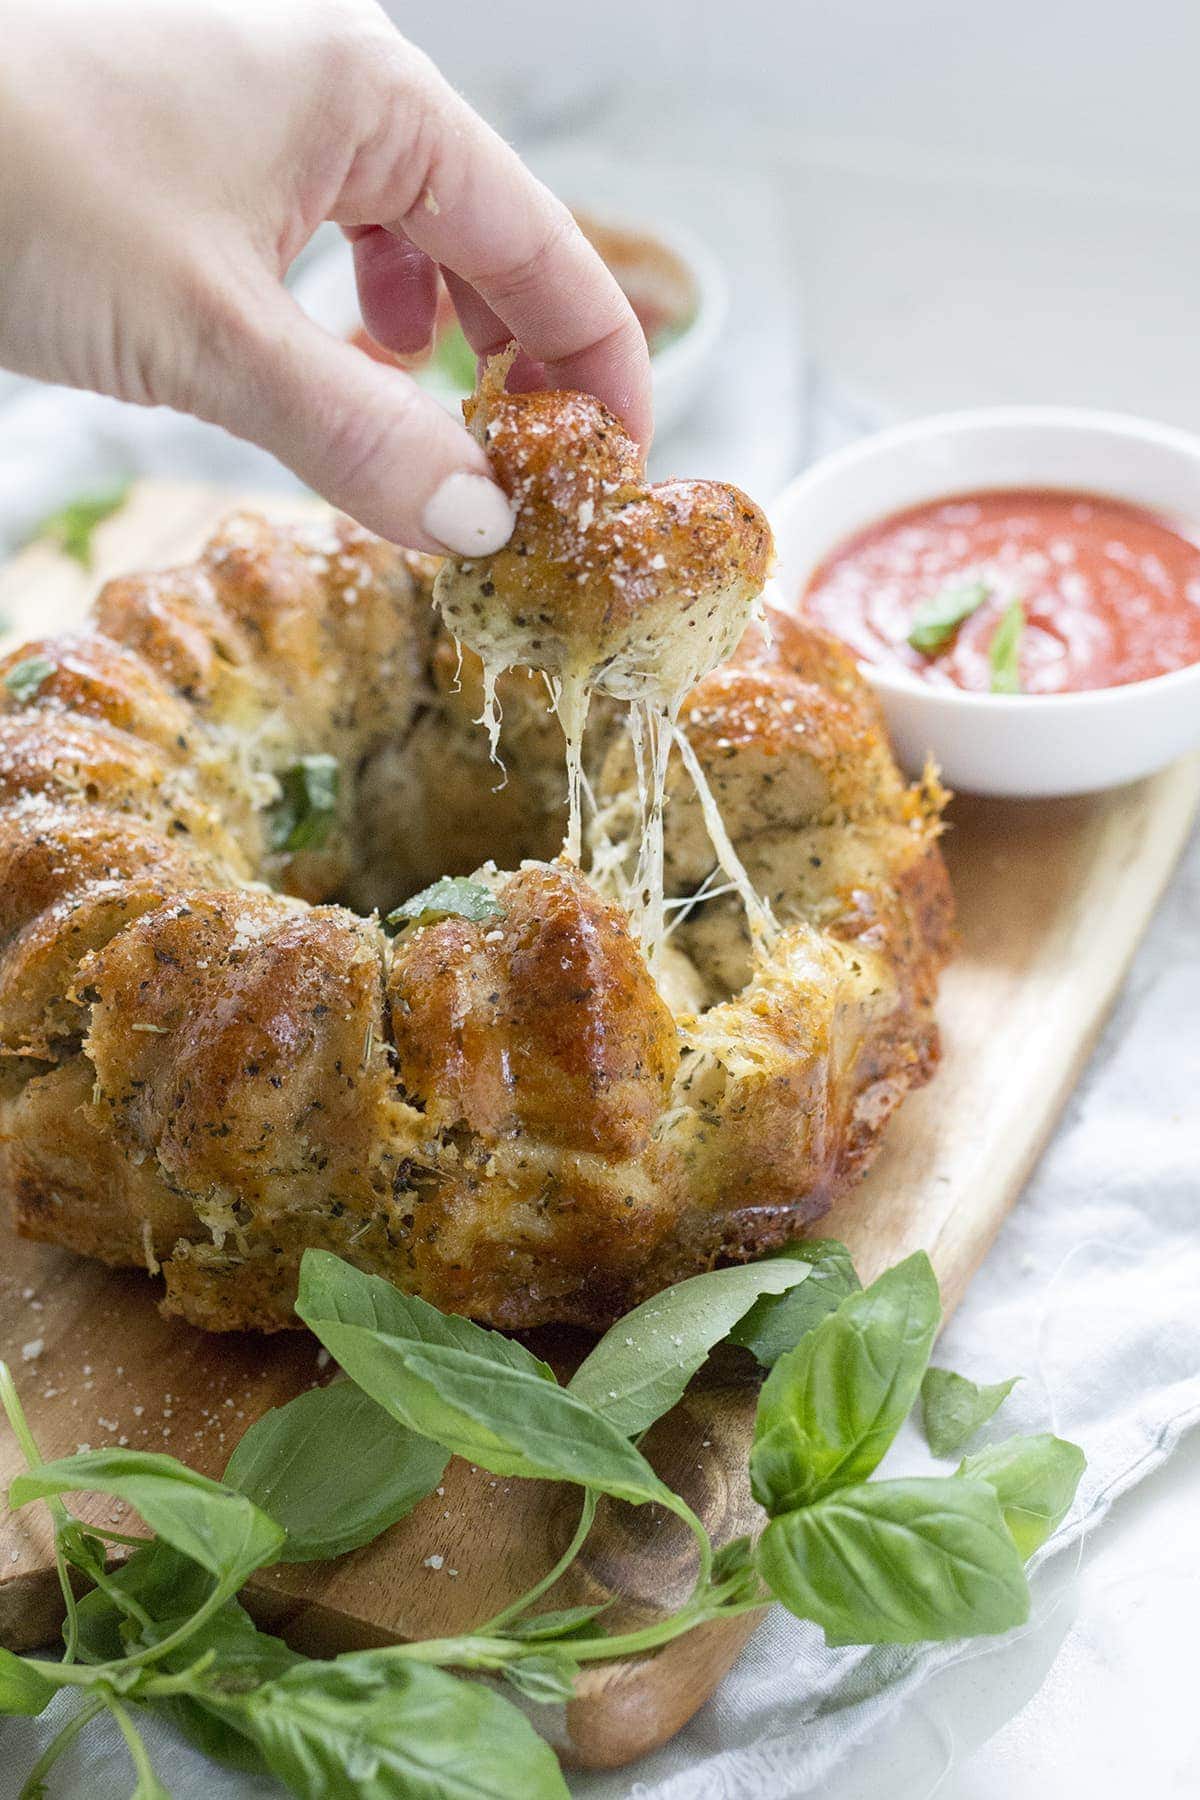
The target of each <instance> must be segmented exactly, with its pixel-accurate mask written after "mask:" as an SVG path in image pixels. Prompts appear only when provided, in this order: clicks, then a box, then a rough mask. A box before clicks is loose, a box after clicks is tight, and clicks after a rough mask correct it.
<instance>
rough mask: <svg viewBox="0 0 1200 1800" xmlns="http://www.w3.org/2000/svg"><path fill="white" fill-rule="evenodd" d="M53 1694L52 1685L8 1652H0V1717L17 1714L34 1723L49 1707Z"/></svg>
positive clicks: (0, 1650) (55, 1688)
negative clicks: (0, 1715)
mask: <svg viewBox="0 0 1200 1800" xmlns="http://www.w3.org/2000/svg"><path fill="white" fill-rule="evenodd" d="M57 1692H58V1686H57V1684H56V1683H55V1682H53V1681H48V1680H47V1679H46V1677H45V1676H44V1675H40V1674H39V1673H38V1671H37V1670H36V1669H31V1668H30V1666H29V1664H28V1663H27V1662H24V1661H23V1660H22V1659H21V1657H19V1656H14V1655H13V1653H12V1651H11V1650H3V1649H0V1713H2V1714H4V1715H6V1716H7V1717H9V1718H11V1717H13V1716H14V1715H15V1714H18V1713H19V1714H21V1715H22V1716H23V1717H25V1718H27V1719H35V1718H36V1717H37V1715H38V1714H39V1713H40V1712H42V1711H44V1710H45V1708H46V1707H47V1706H49V1704H50V1702H51V1700H53V1698H54V1696H55V1694H57Z"/></svg>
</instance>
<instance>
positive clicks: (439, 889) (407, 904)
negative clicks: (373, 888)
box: [384, 875, 504, 931]
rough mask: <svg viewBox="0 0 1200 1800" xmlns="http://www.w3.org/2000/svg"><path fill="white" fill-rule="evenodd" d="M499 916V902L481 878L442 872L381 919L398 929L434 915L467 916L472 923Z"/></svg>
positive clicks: (427, 922) (431, 920) (501, 913)
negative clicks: (430, 883)
mask: <svg viewBox="0 0 1200 1800" xmlns="http://www.w3.org/2000/svg"><path fill="white" fill-rule="evenodd" d="M503 917H504V908H503V906H502V905H501V904H500V902H499V900H497V898H496V896H495V894H493V893H492V891H491V889H490V888H486V887H484V885H483V883H482V882H480V881H468V879H467V877H466V876H465V875H443V876H442V877H441V878H440V880H438V881H435V882H433V883H432V885H431V886H429V887H427V888H422V889H421V892H420V893H419V894H413V895H412V897H411V898H410V899H408V900H403V901H401V903H400V905H399V906H397V907H395V908H394V909H393V911H391V912H390V913H389V914H388V916H387V918H386V919H385V920H384V923H385V925H388V926H390V927H391V929H392V930H393V931H399V930H401V929H402V927H403V926H405V925H432V924H434V923H436V921H437V920H438V919H469V920H470V921H471V923H472V924H473V925H486V924H487V923H488V921H489V920H491V919H502V918H503Z"/></svg>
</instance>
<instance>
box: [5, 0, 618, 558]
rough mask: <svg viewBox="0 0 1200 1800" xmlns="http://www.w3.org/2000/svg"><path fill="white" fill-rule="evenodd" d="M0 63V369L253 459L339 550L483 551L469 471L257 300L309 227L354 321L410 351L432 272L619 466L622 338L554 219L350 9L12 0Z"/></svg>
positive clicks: (309, 331)
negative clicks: (594, 415) (119, 405)
mask: <svg viewBox="0 0 1200 1800" xmlns="http://www.w3.org/2000/svg"><path fill="white" fill-rule="evenodd" d="M5 39H6V41H5V51H4V55H3V57H2V58H0V245H2V246H3V252H2V260H3V268H4V304H3V308H2V309H0V364H3V365H4V366H7V367H8V368H11V369H15V370H17V371H19V372H20V373H22V374H26V375H32V376H36V377H39V378H40V379H41V380H44V381H53V382H61V383H65V384H67V385H69V386H72V387H83V388H92V389H95V390H97V391H98V392H100V393H105V394H112V395H115V396H116V397H118V398H119V399H122V400H132V401H137V402H139V403H140V404H143V405H149V406H156V405H166V406H172V407H175V408H177V409H179V410H181V411H184V412H190V413H195V414H197V415H198V416H199V417H200V418H203V419H208V420H211V421H212V422H214V423H216V424H218V425H222V426H224V427H225V428H226V429H227V430H229V431H231V432H233V433H235V434H236V435H237V436H239V437H244V438H249V439H251V440H252V441H253V442H254V443H257V444H261V445H262V446H263V447H264V448H266V449H267V450H270V451H272V452H273V453H274V454H275V455H276V456H278V457H279V458H280V459H281V460H282V461H283V462H285V463H287V464H288V465H289V466H290V467H291V468H292V469H294V470H295V471H296V473H297V474H298V475H300V476H301V477H302V478H303V479H304V480H305V481H306V482H308V483H309V484H310V485H311V486H312V487H314V488H316V489H317V490H318V491H319V492H320V493H322V494H323V495H324V496H325V497H326V498H327V499H329V500H331V501H332V502H333V503H334V504H335V505H337V506H340V507H342V508H344V509H345V510H346V511H347V512H349V513H351V514H353V516H354V517H355V518H357V519H359V520H360V521H361V522H362V523H363V524H364V525H367V526H368V527H370V528H371V529H372V530H375V531H377V532H379V533H381V534H382V535H383V536H385V537H388V538H392V539H394V540H396V541H398V542H400V543H404V544H408V545H411V546H412V547H414V548H416V549H424V550H433V551H441V550H445V549H450V550H455V551H459V552H462V553H466V554H469V553H470V552H472V551H476V552H479V553H480V554H486V553H489V552H491V551H493V550H496V549H498V548H499V547H500V545H501V544H503V543H504V542H506V541H507V538H508V536H509V533H510V531H511V528H512V514H511V508H510V506H509V503H508V501H507V498H506V497H505V495H504V494H503V493H502V492H501V490H500V489H499V488H498V487H497V486H496V485H495V484H494V483H493V482H492V480H491V478H490V475H489V471H488V463H487V459H486V457H485V455H484V453H483V451H482V449H481V448H480V446H479V445H478V444H477V443H476V442H475V441H474V439H473V438H471V437H470V436H469V434H468V433H467V432H466V430H465V429H464V428H463V427H462V426H461V425H460V424H457V423H456V422H455V421H454V420H453V419H451V418H450V417H449V415H448V414H447V413H446V412H445V411H444V410H443V409H442V408H441V407H440V406H439V405H438V404H437V403H436V401H434V400H433V399H432V398H431V397H430V396H429V395H428V394H426V393H424V392H423V391H422V390H421V389H420V388H419V387H418V386H417V385H416V384H415V383H414V382H413V381H412V380H411V379H410V378H409V377H408V376H407V375H405V374H404V373H403V372H402V371H401V370H399V369H396V368H391V367H388V366H385V365H384V364H382V363H380V362H378V361H375V360H373V359H372V358H370V357H368V356H365V355H364V354H363V353H362V352H361V351H360V350H358V349H355V348H354V347H353V346H352V345H350V344H347V343H343V342H342V341H340V340H339V339H337V338H335V337H333V336H331V335H330V334H329V333H327V332H325V331H322V330H321V329H320V327H319V326H317V325H316V324H314V323H313V322H312V321H311V320H310V319H308V318H307V317H306V316H305V315H304V314H303V313H302V312H301V310H300V309H299V307H298V306H297V305H296V303H295V302H294V300H292V298H291V297H290V295H289V294H288V293H287V291H286V289H285V288H284V287H283V285H282V277H283V275H284V273H285V272H286V270H287V268H288V265H289V264H290V263H291V262H292V260H293V258H294V257H295V256H296V254H297V253H298V251H299V250H300V249H301V248H302V246H303V245H304V244H305V243H306V242H307V241H308V239H309V237H310V236H311V235H312V233H313V231H314V230H315V229H316V227H317V226H318V225H319V224H320V223H321V222H322V221H323V220H325V219H334V220H336V221H337V222H338V223H339V224H340V225H342V226H343V227H344V228H345V229H346V230H347V234H348V235H349V236H350V237H351V238H352V239H353V240H354V257H355V264H356V272H357V277H358V287H359V296H360V300H361V304H362V309H363V317H364V320H365V323H366V325H367V328H368V330H369V331H370V333H371V335H372V336H373V337H375V338H376V339H377V340H378V341H379V342H380V343H381V344H383V345H385V346H386V347H387V348H389V349H392V350H396V351H406V352H412V351H415V350H419V349H421V348H422V347H423V346H424V345H425V344H427V343H428V342H429V339H430V335H431V333H432V329H433V323H434V308H435V304H436V292H437V271H438V266H439V265H440V266H441V268H442V269H443V270H444V272H445V275H446V281H447V285H448V287H449V289H450V292H451V295H452V297H453V300H454V303H455V306H456V308H457V310H458V314H459V317H460V319H461V321H462V325H463V329H464V331H465V332H466V335H467V338H468V339H469V341H470V343H471V344H472V346H473V347H474V349H475V350H476V351H477V352H478V353H479V354H481V355H484V354H488V353H491V352H494V351H496V350H498V349H500V348H502V347H503V345H504V344H506V343H507V342H508V341H509V340H510V339H511V338H516V339H517V341H518V342H519V343H520V345H521V347H522V350H523V352H524V355H523V356H522V358H521V361H520V364H519V365H518V375H519V380H520V385H523V386H535V385H543V384H546V385H550V386H558V387H575V388H582V389H585V390H587V391H589V392H591V393H594V394H596V395H598V396H599V397H600V399H602V400H603V401H605V402H606V404H607V405H608V406H610V407H611V408H612V410H613V411H614V412H615V413H617V414H618V416H620V417H621V418H623V419H624V420H625V422H626V424H627V426H628V427H629V429H630V431H631V432H632V433H633V434H634V435H635V436H636V437H638V438H639V439H640V440H641V441H642V443H643V444H645V443H646V442H647V441H648V438H649V434H650V428H651V417H650V402H649V360H648V354H647V350H646V344H645V339H644V337H643V335H642V332H641V329H640V327H639V326H638V324H637V321H636V319H635V318H634V315H633V312H632V310H631V309H630V306H629V304H628V302H627V301H626V299H625V297H624V295H623V294H622V293H621V290H620V288H619V287H618V286H617V283H616V281H615V280H614V278H613V276H612V275H611V274H610V273H609V271H608V270H607V269H606V268H605V266H604V264H603V263H602V262H601V260H600V258H599V257H598V256H597V255H596V253H595V251H594V250H593V249H592V248H591V246H590V245H589V244H588V242H587V240H586V239H585V238H584V237H583V235H582V233H581V232H580V231H579V229H578V228H577V227H576V225H575V223H574V221H573V220H572V218H571V216H570V214H569V212H568V211H567V209H566V208H565V207H564V206H563V205H562V204H561V203H560V202H559V201H557V200H555V199H554V198H553V196H552V195H551V194H550V193H548V191H547V190H546V189H545V188H544V187H542V186H541V184H540V183H539V182H537V181H536V180H535V179H534V178H533V176H532V175H531V174H530V173H529V172H528V170H527V169H525V168H524V166H523V165H522V163H521V162H520V160H519V158H518V157H517V156H516V155H515V154H514V153H513V151H511V150H510V149H509V148H508V147H507V145H505V144H504V143H503V142H502V141H501V140H500V138H499V137H497V136H496V134H495V133H494V132H493V131H491V130H490V129H489V127H488V126H487V125H485V124H484V123H483V121H482V120H481V119H480V118H479V117H478V116H477V115H476V114H475V113H474V112H473V111H472V110H471V109H470V107H468V106H467V105H466V103H465V102H464V101H463V100H461V99H460V98H459V97H458V95H456V94H455V93H454V92H453V91H452V90H451V88H450V87H449V86H448V85H447V83H446V82H445V81H444V80H443V79H442V77H441V76H440V75H439V74H438V72H437V70H436V69H435V68H434V67H433V66H432V64H431V63H430V62H429V61H428V59H427V58H426V57H424V56H423V55H422V54H421V52H420V51H418V50H416V49H414V47H413V46H412V45H411V44H409V43H407V42H406V41H405V39H404V38H402V37H401V36H400V35H399V34H398V33H397V32H396V31H395V30H394V29H393V28H392V26H391V25H390V23H389V22H388V20H387V19H386V17H385V16H384V14H383V13H382V12H381V11H380V10H379V9H378V8H377V7H376V5H375V4H374V3H373V0H303V3H302V4H297V3H296V0H157V3H156V4H155V5H154V6H151V7H147V6H146V5H145V4H144V0H16V3H15V4H14V5H13V6H12V7H10V8H8V9H7V11H6V22H5Z"/></svg>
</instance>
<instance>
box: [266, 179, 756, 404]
mask: <svg viewBox="0 0 1200 1800" xmlns="http://www.w3.org/2000/svg"><path fill="white" fill-rule="evenodd" d="M572 200H573V203H574V204H575V205H577V206H578V207H579V209H580V211H581V212H585V213H586V214H587V216H588V219H589V222H591V221H594V222H596V223H598V224H600V225H601V226H606V227H609V228H611V229H613V230H615V231H619V232H621V233H628V234H631V235H636V236H643V237H645V238H647V239H650V240H657V242H658V243H659V244H661V245H663V246H664V247H665V248H666V250H667V251H668V252H670V253H672V254H673V256H675V257H677V258H678V259H679V260H680V262H682V263H683V264H685V265H686V268H687V271H688V275H689V276H690V279H691V285H692V289H693V304H692V312H691V317H690V318H689V320H688V322H687V324H686V325H685V326H684V327H683V328H682V330H681V331H680V332H679V334H678V336H676V337H675V338H673V339H672V340H671V341H670V342H669V343H667V344H664V345H663V347H662V348H661V349H660V350H658V351H657V352H656V353H655V354H654V356H653V357H652V358H651V364H650V367H651V373H652V377H653V383H654V417H655V433H656V436H657V437H659V438H663V437H666V436H668V435H669V434H670V432H671V431H672V430H673V428H674V427H675V426H676V425H677V424H678V423H679V422H680V420H681V419H682V418H683V417H684V416H685V414H686V413H687V412H688V410H689V408H690V407H691V406H692V404H693V403H694V401H695V400H696V398H697V397H698V395H699V393H700V391H701V389H702V387H703V383H704V380H705V376H706V375H707V374H708V373H709V371H710V369H711V367H712V364H713V360H714V354H715V351H716V348H717V344H718V342H719V340H720V336H721V332H722V329H723V327H724V325H725V320H726V316H727V314H728V310H729V283H728V280H727V279H726V275H725V271H724V269H723V268H722V266H721V263H720V260H719V259H718V257H717V256H716V255H715V254H714V252H713V251H712V250H711V249H709V247H708V245H707V244H705V243H704V241H703V240H702V239H701V238H700V237H699V236H697V234H696V233H695V232H693V231H691V230H690V229H688V228H687V227H685V226H682V225H676V224H673V223H664V222H661V221H659V220H656V219H648V218H645V217H642V216H634V215H632V214H628V213H626V212H625V211H624V209H619V210H618V209H615V208H613V207H611V206H609V205H608V204H601V205H596V206H590V205H587V204H586V202H585V201H584V199H583V197H582V196H572ZM291 285H292V292H293V293H294V295H295V297H296V299H297V300H298V301H299V303H300V305H301V306H302V307H303V308H304V310H305V312H307V313H308V314H309V315H310V317H311V318H313V319H315V320H316V322H317V324H318V325H323V326H324V327H325V329H326V331H331V332H333V333H334V334H335V335H336V336H338V337H349V336H351V335H352V334H353V333H354V332H355V331H357V330H358V329H359V328H360V326H361V325H362V315H361V313H360V311H359V306H358V293H357V289H356V287H355V282H354V260H353V255H352V252H351V249H350V246H349V244H347V243H346V242H345V241H344V240H343V239H342V238H341V237H340V235H339V236H338V237H337V239H336V240H333V241H331V242H329V244H328V246H327V247H326V248H324V249H323V251H322V252H321V254H319V255H315V256H313V257H312V258H311V259H310V260H308V261H307V262H306V263H305V264H304V265H303V266H302V267H300V268H299V269H298V270H297V272H296V275H295V278H294V280H293V281H292V284H291ZM415 373H416V375H417V378H418V379H419V380H420V381H421V383H422V385H423V386H424V387H426V388H428V390H429V391H430V392H431V393H433V394H434V395H435V396H436V398H437V399H438V400H440V401H441V403H442V404H443V405H444V406H445V407H446V408H447V410H448V411H450V412H452V413H454V414H455V416H456V417H458V416H459V409H460V403H461V400H462V396H463V390H462V388H461V387H459V386H458V385H456V384H455V383H454V382H453V381H450V380H447V379H445V378H444V377H443V376H442V375H441V374H440V372H439V370H438V369H437V368H435V367H432V366H426V367H425V368H422V369H420V370H418V371H416V372H415Z"/></svg>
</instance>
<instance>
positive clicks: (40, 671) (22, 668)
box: [4, 656, 54, 706]
mask: <svg viewBox="0 0 1200 1800" xmlns="http://www.w3.org/2000/svg"><path fill="white" fill-rule="evenodd" d="M53 673H54V664H53V663H52V662H51V661H50V659H49V657H46V656H27V657H25V659H24V661H23V662H19V663H14V664H13V666H12V668H11V669H10V670H9V671H8V673H7V675H5V677H4V685H5V687H6V688H7V689H8V691H9V693H10V694H11V695H12V697H13V699H14V700H17V701H19V702H20V704H21V705H22V706H24V705H25V702H26V701H27V700H32V699H33V696H34V695H35V694H36V693H37V691H38V689H39V688H40V687H41V685H42V683H43V682H44V681H49V679H50V677H51V675H53Z"/></svg>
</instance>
